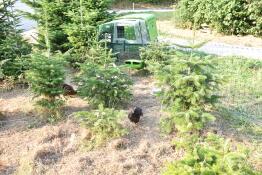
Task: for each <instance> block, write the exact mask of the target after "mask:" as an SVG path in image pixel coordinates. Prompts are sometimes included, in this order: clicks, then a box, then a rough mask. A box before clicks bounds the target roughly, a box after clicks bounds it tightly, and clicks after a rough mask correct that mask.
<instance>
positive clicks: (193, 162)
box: [161, 133, 261, 175]
mask: <svg viewBox="0 0 262 175" xmlns="http://www.w3.org/2000/svg"><path fill="white" fill-rule="evenodd" d="M161 173H162V174H163V175H181V174H183V175H205V174H206V175H218V174H227V175H236V174H238V175H259V174H261V173H258V172H255V171H253V170H252V167H251V166H250V164H249V163H248V150H246V149H243V148H237V149H236V150H235V149H233V147H232V143H231V142H230V140H226V141H225V140H224V139H223V138H221V137H220V136H217V135H215V134H211V133H208V136H207V137H206V138H205V139H204V140H203V141H201V142H198V143H196V144H194V145H188V146H187V148H186V151H185V156H184V157H183V158H182V159H181V160H175V161H173V162H171V163H167V164H166V165H165V168H164V169H163V170H162V171H161Z"/></svg>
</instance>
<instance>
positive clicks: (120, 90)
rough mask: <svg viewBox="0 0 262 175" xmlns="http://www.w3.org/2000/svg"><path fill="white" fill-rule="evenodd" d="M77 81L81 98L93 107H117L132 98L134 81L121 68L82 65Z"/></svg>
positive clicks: (90, 63)
mask: <svg viewBox="0 0 262 175" xmlns="http://www.w3.org/2000/svg"><path fill="white" fill-rule="evenodd" d="M75 80H76V82H77V83H78V85H79V88H78V94H79V95H80V97H82V98H84V99H86V100H87V101H88V102H89V103H90V104H91V105H93V106H97V105H98V104H103V105H104V106H105V107H110V108H112V107H117V106H118V105H120V104H122V102H123V101H124V100H127V99H129V98H130V97H131V93H130V89H129V87H130V85H132V81H131V80H129V78H128V75H127V74H125V73H123V72H122V71H121V69H120V68H119V67H114V66H106V67H104V66H101V65H97V64H94V63H92V62H88V61H87V62H85V63H83V64H81V74H80V75H79V76H78V77H76V79H75Z"/></svg>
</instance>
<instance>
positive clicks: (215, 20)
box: [175, 0, 262, 36]
mask: <svg viewBox="0 0 262 175" xmlns="http://www.w3.org/2000/svg"><path fill="white" fill-rule="evenodd" d="M261 7H262V3H261V2H260V1H259V0H255V1H249V0H235V1H231V0H215V1H211V0H194V1H193V0H181V1H179V3H178V5H177V6H176V7H175V9H176V10H175V20H176V23H177V24H178V25H179V26H181V27H187V28H193V27H194V28H196V29H199V28H201V24H205V23H206V24H209V25H210V27H211V28H213V29H215V30H217V31H218V32H221V33H225V34H241V35H246V34H253V35H256V36H259V35H261V31H262V30H261V29H262V25H261V22H262V20H261V14H262V10H261V9H262V8H261Z"/></svg>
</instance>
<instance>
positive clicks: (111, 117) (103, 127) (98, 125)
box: [75, 104, 127, 149]
mask: <svg viewBox="0 0 262 175" xmlns="http://www.w3.org/2000/svg"><path fill="white" fill-rule="evenodd" d="M75 115H76V118H77V120H78V122H79V123H80V124H81V125H82V126H84V127H85V128H87V129H88V130H90V131H91V132H92V134H91V136H90V138H89V139H90V140H86V142H87V143H86V146H87V147H88V148H89V149H92V148H94V147H96V146H99V145H101V144H103V143H105V142H106V141H108V140H109V139H114V138H117V137H121V136H123V135H125V134H127V130H126V129H124V128H123V127H122V125H121V124H119V121H120V120H121V119H123V118H124V117H125V116H126V112H125V111H122V110H121V111H120V110H114V109H110V108H104V107H103V105H101V104H100V105H99V107H98V110H93V111H90V112H89V111H81V112H77V113H75Z"/></svg>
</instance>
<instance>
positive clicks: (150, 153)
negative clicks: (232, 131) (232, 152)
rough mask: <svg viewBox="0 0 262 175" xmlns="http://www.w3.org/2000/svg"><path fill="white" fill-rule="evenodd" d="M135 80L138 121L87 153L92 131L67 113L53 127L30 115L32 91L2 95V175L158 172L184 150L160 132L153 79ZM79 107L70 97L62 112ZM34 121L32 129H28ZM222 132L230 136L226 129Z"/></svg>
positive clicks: (146, 174)
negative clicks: (85, 144)
mask: <svg viewBox="0 0 262 175" xmlns="http://www.w3.org/2000/svg"><path fill="white" fill-rule="evenodd" d="M133 79H134V80H135V84H134V86H133V94H134V96H133V99H131V100H130V102H129V104H128V106H127V109H128V108H130V107H132V106H139V107H141V108H142V109H143V113H144V116H143V117H142V118H141V122H140V123H139V125H138V126H135V125H133V124H131V123H130V122H129V120H128V119H127V118H126V119H125V120H123V122H122V124H123V126H124V127H125V128H127V129H128V130H129V134H128V135H127V136H125V137H122V138H118V139H115V140H112V141H111V142H108V143H107V144H106V145H104V146H102V147H99V148H97V149H94V150H92V151H89V152H87V151H85V148H84V147H83V144H82V141H83V138H88V135H89V134H90V133H89V132H88V130H86V129H83V128H80V127H79V125H78V124H77V123H75V122H74V121H73V120H72V119H71V118H70V117H69V119H68V120H65V121H62V122H59V123H56V124H53V125H50V124H42V123H40V124H39V123H38V120H36V119H35V117H33V116H34V115H33V113H30V111H32V101H31V97H32V96H31V93H29V92H28V91H27V90H26V89H18V90H14V91H11V92H5V93H1V99H2V101H1V103H0V109H3V110H5V111H6V113H7V119H6V120H5V121H6V123H5V124H4V125H3V126H0V131H1V132H0V143H1V144H0V165H2V166H0V174H1V175H2V174H3V175H6V174H16V175H41V174H45V175H60V174H63V175H78V174H97V175H98V174H99V175H100V174H106V175H123V174H127V175H133V174H141V175H149V174H150V175H157V174H159V171H160V169H161V168H162V167H163V163H165V162H167V161H172V160H174V159H177V158H179V157H181V156H182V153H181V152H178V151H175V150H174V149H173V147H172V146H171V144H170V138H169V136H168V135H163V134H162V133H161V132H160V128H159V119H160V117H161V116H163V115H164V113H162V112H161V105H160V104H159V102H158V99H157V98H156V97H155V96H153V95H152V94H151V88H152V87H154V81H153V80H152V79H151V78H149V77H143V76H139V77H137V76H136V77H133ZM21 104H23V105H24V106H23V105H21ZM80 110H88V106H86V103H85V102H84V101H82V100H81V99H79V98H71V99H69V100H68V102H67V106H66V116H70V114H72V112H75V111H80ZM32 124H33V125H34V127H33V128H32V129H28V125H32ZM213 127H214V126H213ZM217 130H220V129H219V128H217ZM220 134H223V135H224V136H227V137H231V136H230V135H227V133H223V132H221V133H220ZM253 155H254V157H255V159H254V160H253V162H254V163H256V165H258V166H259V165H261V164H260V163H261V162H259V161H258V160H259V159H258V158H257V157H258V156H260V155H261V154H260V152H259V151H258V150H256V152H254V154H253ZM1 163H4V164H1Z"/></svg>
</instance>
